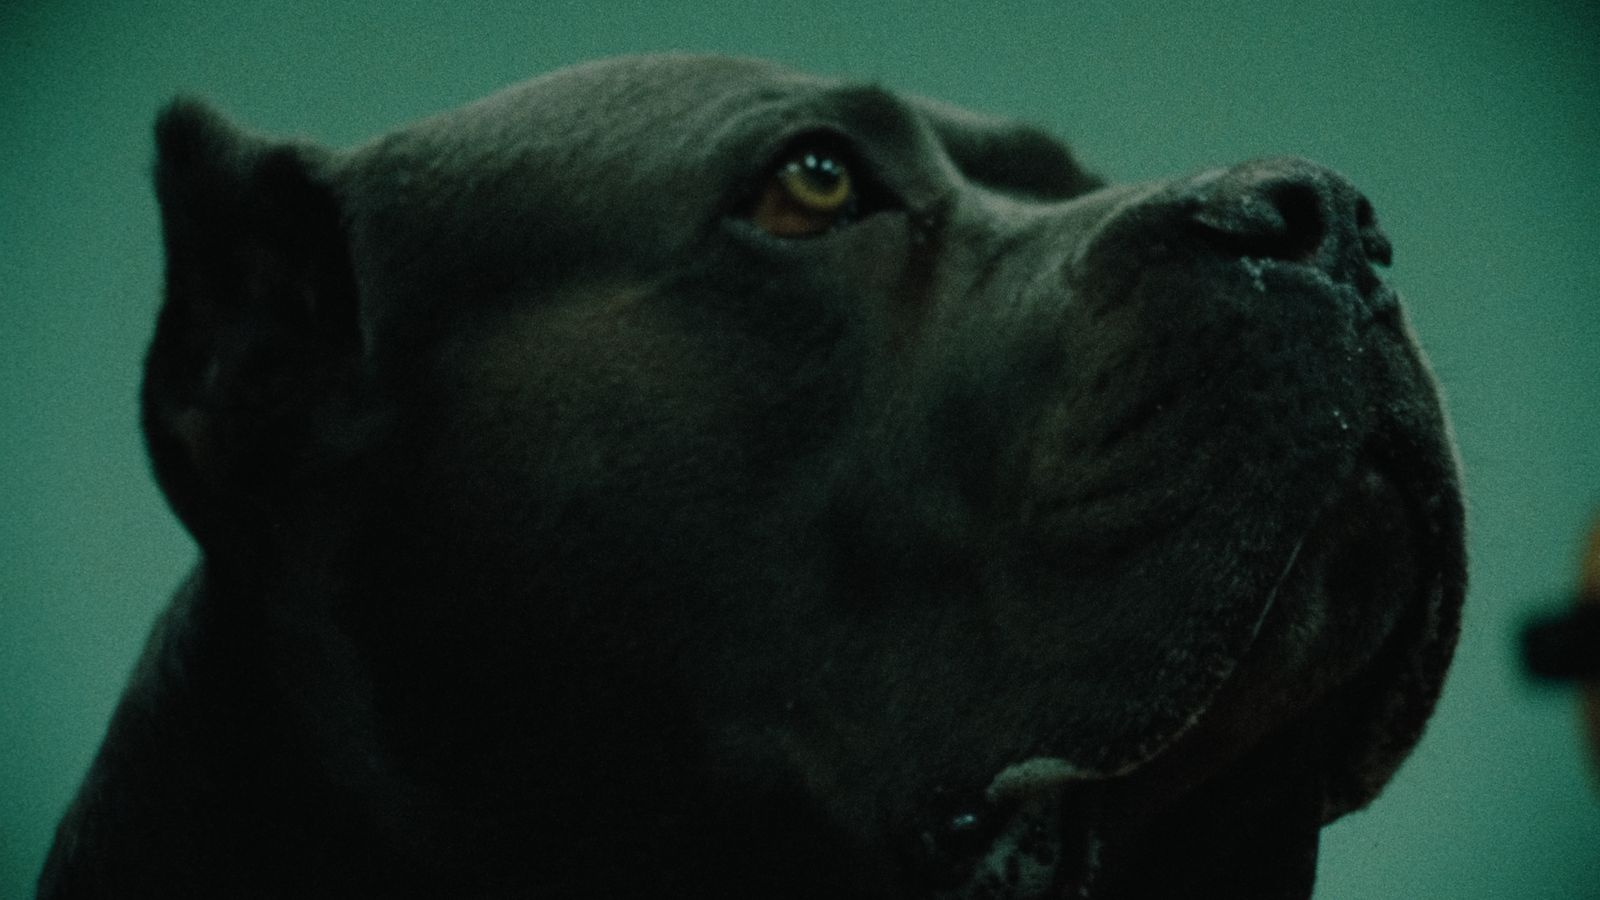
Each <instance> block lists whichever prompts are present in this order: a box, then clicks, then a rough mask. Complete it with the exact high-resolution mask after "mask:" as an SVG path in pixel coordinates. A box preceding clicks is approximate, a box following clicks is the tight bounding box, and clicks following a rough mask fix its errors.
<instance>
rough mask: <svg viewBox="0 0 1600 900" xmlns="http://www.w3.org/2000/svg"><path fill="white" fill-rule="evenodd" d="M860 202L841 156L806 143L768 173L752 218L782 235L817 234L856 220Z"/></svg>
mask: <svg viewBox="0 0 1600 900" xmlns="http://www.w3.org/2000/svg"><path fill="white" fill-rule="evenodd" d="M858 207H859V200H858V197H857V195H856V185H855V182H854V180H853V179H852V178H851V177H850V167H849V166H848V165H846V164H845V162H844V159H843V158H842V156H841V155H840V154H838V153H834V152H830V151H827V150H822V149H812V148H807V149H801V150H797V151H795V152H793V153H791V154H789V155H788V156H786V157H785V158H784V159H783V161H782V162H781V163H780V164H779V166H778V168H777V169H776V170H775V171H774V172H773V173H772V175H771V176H769V177H768V178H767V181H766V183H765V184H764V185H762V188H761V193H760V194H759V195H757V196H756V200H755V204H754V206H752V207H751V209H750V220H751V221H752V222H754V223H755V224H756V226H757V227H759V228H761V229H762V230H763V231H766V232H767V233H768V234H772V235H775V236H777V237H785V238H798V237H812V236H814V235H819V234H823V233H825V232H827V231H830V230H832V229H834V228H836V227H838V226H840V225H843V224H846V223H848V222H850V221H852V220H853V219H854V218H855V216H856V214H857V211H858Z"/></svg>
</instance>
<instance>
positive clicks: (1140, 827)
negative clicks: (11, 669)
mask: <svg viewBox="0 0 1600 900" xmlns="http://www.w3.org/2000/svg"><path fill="white" fill-rule="evenodd" d="M156 139H157V162H156V167H155V181H156V188H157V194H158V197H159V200H160V205H161V209H162V224H163V233H164V237H165V251H166V257H167V276H166V293H165V302H164V306H163V308H162V310H161V312H160V315H159V320H158V322H157V325H156V331H155V336H154V339H153V342H152V345H151V348H150V351H149V356H148V360H147V369H146V374H145V381H144V387H143V392H142V410H143V413H142V415H143V426H144V429H145V433H146V436H147V441H148V447H149V452H150V456H151V459H152V464H153V468H154V471H155V474H156V476H157V479H158V481H159V482H160V484H161V486H162V488H163V490H164V491H165V494H166V496H167V497H168V498H169V501H170V503H171V506H172V508H173V509H174V511H175V512H176V514H177V516H178V517H179V518H180V519H181V520H182V522H183V523H184V525H185V526H186V528H187V529H188V530H189V531H190V532H191V533H192V534H193V536H194V539H195V541H196V543H197V544H198V547H199V551H200V554H199V556H200V561H199V563H198V564H197V566H196V568H195V569H194V571H193V574H192V575H191V576H190V577H189V578H188V579H187V581H186V582H185V583H184V585H183V586H182V587H181V588H180V589H179V590H178V592H177V594H176V597H175V598H174V600H173V602H172V605H171V606H170V608H169V609H168V610H167V611H166V612H165V613H164V614H163V615H162V616H161V618H160V619H159V621H158V622H157V623H156V624H155V626H154V629H153V632H152V635H151V638H150V642H149V645H148V647H147V648H146V650H145V652H144V654H143V656H142V659H141V661H140V662H139V664H138V666H137V668H136V671H135V672H134V673H133V676H132V679H131V682H130V684H129V686H128V688H127V692H126V694H125V695H124V697H123V698H122V700H121V703H120V706H119V707H118V709H117V711H116V713H115V715H114V717H113V719H112V721H111V723H110V725H109V730H108V733H107V735H106V738H105V741H104V744H103V746H102V747H101V749H100V751H99V754H98V756H97V758H96V759H95V761H94V763H93V765H92V768H91V770H90V771H89V773H88V774H87V776H86V779H85V781H84V783H83V786H82V788H81V789H80V792H79V793H78V795H77V798H76V800H75V801H74V803H73V804H72V806H71V808H70V809H69V811H68V812H67V814H66V816H65V819H64V821H63V822H62V824H61V826H60V828H59V830H58V833H57V836H56V841H55V844H54V847H53V849H52V851H51V854H50V857H49V859H48V862H47V863H46V866H45V870H44V873H43V875H42V876H41V881H40V896H41V897H45V898H76V897H109V896H115V897H132V896H160V897H174V896H215V897H263V898H265V897H352V896H387V897H412V896H415V897H541V898H588V897H594V898H635V897H638V898H643V897H675V896H684V897H701V898H719V897H728V898H733V897H738V898H819V897H828V898H1012V900H1033V898H1051V897H1090V898H1127V897H1232V898H1248V897H1273V898H1279V897H1306V896H1309V894H1310V891H1311V885H1312V881H1313V878H1314V873H1315V862H1316V856H1317V842H1318V834H1319V830H1320V828H1321V826H1323V825H1324V824H1326V823H1328V822H1330V821H1332V820H1333V819H1335V818H1337V817H1338V816H1340V815H1342V814H1344V813H1346V812H1348V811H1350V810H1354V809H1357V808H1359V807H1362V806H1363V805H1365V804H1366V803H1368V802H1369V801H1370V800H1372V798H1373V797H1374V796H1375V795H1376V794H1377V793H1378V791H1379V790H1380V788H1381V787H1382V786H1383V784H1384V783H1385V782H1386V781H1387V780H1388V779H1389V777H1390V776H1391V774H1392V773H1393V772H1394V771H1395V769H1396V767H1397V766H1398V765H1399V764H1400V763H1401V761H1402V759H1403V758H1404V757H1405V756H1406V754H1407V753H1408V751H1409V749H1410V748H1411V747H1412V746H1413V744H1414V743H1415V742H1416V740H1417V739H1418V737H1419V735H1420V733H1421V730H1422V728H1423V726H1424V723H1425V721H1426V719H1427V718H1428V716H1429V714H1430V711H1431V709H1432V707H1433V705H1434V702H1435V700H1436V697H1437V694H1438V691H1439V689H1440V685H1441V682H1442V679H1443V677H1444V673H1445V671H1446V668H1447V666H1448V663H1449V659H1450V656H1451V652H1452V649H1453V646H1454V643H1455V637H1456V632H1457V625H1458V614H1459V607H1460V603H1461V600H1462V594H1463V591H1464V584H1465V571H1464V569H1465V566H1464V557H1463V549H1462V533H1463V532H1462V528H1463V525H1462V504H1461V499H1460V489H1459V481H1458V476H1457V466H1456V463H1455V457H1454V453H1453V450H1452V447H1451V442H1450V438H1449V430H1448V426H1447V424H1446V420H1445V417H1444V414H1443V412H1442V410H1441V405H1440V401H1439V399H1438V393H1437V391H1436V388H1435V383H1434V379H1433V378H1432V376H1431V375H1430V373H1429V370H1428V368H1427V366H1426V363H1425V362H1424V359H1423V357H1422V355H1421V353H1420V351H1419V350H1418V348H1417V345H1416V342H1415V341H1414V339H1413V337H1412V334H1411V331H1410V330H1409V327H1408V325H1407V324H1406V321H1405V319H1404V317H1403V314H1402V311H1401V309H1400V307H1399V306H1398V305H1397V300H1396V296H1395V293H1394V291H1393V290H1392V289H1391V288H1390V287H1389V286H1388V285H1386V284H1385V282H1384V281H1382V280H1381V279H1380V278H1379V276H1378V275H1377V274H1376V269H1377V268H1378V267H1382V266H1384V265H1386V264H1388V263H1389V261H1390V253H1391V250H1390V245H1389V242H1388V240H1387V239H1386V237H1385V236H1384V234H1383V232H1382V230H1381V229H1380V227H1379V225H1378V223H1377V219H1376V216H1375V214H1374V212H1373V208H1372V205H1371V204H1370V203H1369V202H1368V201H1367V199H1366V198H1365V197H1364V196H1363V195H1362V194H1361V193H1360V192H1359V191H1357V190H1356V188H1354V187H1353V186H1352V185H1351V184H1350V183H1349V182H1348V181H1346V180H1345V179H1344V178H1342V177H1340V176H1339V175H1337V174H1335V173H1333V172H1331V171H1329V170H1328V169H1325V168H1322V167H1320V166H1317V165H1315V164H1312V163H1310V162H1307V161H1304V160H1300V159H1290V158H1281V159H1265V160H1258V161H1254V162H1247V163H1244V164H1240V165H1237V166H1233V167H1229V168H1225V169H1218V170H1210V171H1205V172H1202V173H1200V174H1196V175H1191V176H1187V177H1181V178H1175V179H1171V180H1165V181H1159V182H1153V183H1145V184H1137V185H1108V184H1107V183H1105V182H1104V181H1102V180H1101V179H1100V178H1099V177H1098V176H1096V175H1095V174H1093V173H1092V172H1091V171H1090V170H1088V169H1086V168H1085V167H1083V166H1082V165H1080V163H1079V162H1078V161H1077V160H1076V159H1075V158H1074V156H1073V154H1072V153H1071V151H1070V150H1069V149H1068V148H1067V147H1066V146H1064V145H1063V144H1062V143H1060V142H1059V141H1057V140H1056V139H1054V138H1052V137H1051V136H1049V135H1048V134H1046V133H1044V132H1042V131H1040V130H1038V129H1035V128H1032V127H1028V126H1024V125H1020V124H1017V123H1014V122H1010V121H1006V120H1003V119H999V118H991V117H988V116H985V115H980V114H977V113H973V112H968V111H964V110H961V109H957V108H953V107H950V106H947V105H943V104H941V103H938V102H934V101H931V100H927V99H921V98H914V97H902V96H898V95H896V94H894V93H891V92H889V91H887V90H885V89H883V88H881V87H877V86H872V85H864V84H855V83H849V82H841V81H834V80H828V79H823V78H817V77H812V76H808V75H804V74H800V73H796V72H793V71H790V70H787V69H784V68H780V67H777V66H774V65H770V64H767V63H763V62H757V61H751V60H741V59H727V58H720V57H704V56H680V55H673V56H653V57H638V58H626V59H620V60H610V61H603V62H598V63H592V64H587V65H582V66H578V67H575V68H571V69H567V70H563V71H560V72H557V73H555V74H551V75H548V76H545V77H542V78H538V79H535V80H533V81H530V82H527V83H524V84H522V85H520V86H515V87H511V88H509V89H506V90H505V91H503V92H501V93H499V94H496V95H493V96H491V97H489V98H487V99H484V100H482V101H479V102H477V103H474V104H472V105H469V106H466V107H464V108H462V109H460V110H457V111H454V112H449V113H446V114H443V115H441V116H438V117H436V118H432V119H428V120H425V121H422V122H420V123H417V124H414V125H412V126H410V127H406V128H403V129H401V130H398V131H395V132H393V133H390V134H388V135H386V136H383V137H380V138H377V139H376V140H374V141H372V142H370V143H367V144H365V145H362V146H359V147H357V148H355V149H352V150H345V151H334V150H329V149H324V148H322V147H319V146H316V145H314V144H311V143H308V142H303V141H281V140H276V139H271V138H268V137H264V136H261V135H257V134H254V133H251V132H248V131H246V130H244V129H242V128H240V127H238V126H236V125H233V124H231V123H230V122H229V121H228V120H226V119H225V118H223V117H222V116H221V115H219V114H218V113H216V112H213V111H212V110H211V109H209V108H208V107H207V106H206V105H204V104H203V103H200V102H198V101H194V100H178V101H175V102H174V104H173V105H171V106H170V107H169V108H167V109H166V110H165V111H164V112H163V114H162V115H161V116H160V117H159V120H158V123H157V126H156Z"/></svg>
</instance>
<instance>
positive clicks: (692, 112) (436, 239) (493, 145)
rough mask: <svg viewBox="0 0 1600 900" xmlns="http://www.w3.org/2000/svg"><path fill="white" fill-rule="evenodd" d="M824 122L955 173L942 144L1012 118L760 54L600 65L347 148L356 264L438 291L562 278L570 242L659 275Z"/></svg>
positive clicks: (373, 275) (387, 288)
mask: <svg viewBox="0 0 1600 900" xmlns="http://www.w3.org/2000/svg"><path fill="white" fill-rule="evenodd" d="M813 126H815V127H819V128H828V127H832V128H837V129H840V130H845V131H850V132H852V133H855V134H857V135H859V136H861V137H863V138H865V139H867V140H869V141H875V140H879V139H888V140H892V141H894V142H895V143H897V145H898V146H899V147H900V148H901V149H902V151H904V153H903V154H902V155H906V154H911V155H916V156H918V157H919V158H923V159H930V160H933V162H934V165H933V168H941V167H942V164H940V163H939V162H938V157H939V155H940V154H939V153H938V151H937V149H936V148H937V147H938V146H939V145H940V144H941V143H942V141H941V137H947V136H953V135H954V134H956V133H957V132H964V133H970V132H971V131H972V130H973V129H979V130H981V129H997V128H1004V127H1006V123H1004V122H1002V121H1001V120H990V119H986V118H984V117H982V116H977V115H972V114H967V113H963V112H960V111H957V110H954V109H953V108H951V107H947V106H942V105H940V104H936V103H932V102H929V101H926V100H921V99H918V98H912V97H902V96H900V95H897V94H893V93H891V92H889V91H887V90H884V89H882V88H879V87H876V86H872V85H866V84H861V83H857V82H848V81H842V80H838V79H830V78H825V77H819V76H814V75H808V74H804V73H801V72H797V71H793V70H790V69H786V68H783V67H781V66H777V65H774V64H771V63H767V62H762V61H757V60H749V59H739V58H728V57H717V56H687V55H684V56H651V57H625V58H620V59H613V60H605V61H601V62H597V63H589V64H584V65H580V66H575V67H572V68H569V69H564V70H560V71H558V72H554V73H551V74H549V75H545V76H542V77H539V78H535V79H533V80H531V81H527V82H523V83H521V84H517V85H513V86H511V87H509V88H506V89H504V90H502V91H500V92H499V93H496V94H492V95H490V96H488V97H486V98H484V99H482V100H479V101H477V102H475V103H471V104H468V105H466V106H463V107H461V108H459V109H456V110H452V111H449V112H446V113H442V114H440V115H437V116H434V117H432V118H428V119H425V120H422V121H420V122H417V123H415V124H413V125H410V126H408V127H405V128H402V129H400V130H398V131H394V132H391V133H389V134H387V135H384V136H382V137H380V138H378V139H377V140H375V141H373V142H371V143H369V144H367V145H365V146H363V147H360V148H357V149H356V150H355V151H353V152H351V153H350V154H347V155H345V156H344V157H342V163H341V166H342V172H341V181H342V193H343V195H344V199H345V202H346V209H347V212H348V213H349V220H350V221H351V223H352V227H353V231H354V235H353V237H354V240H355V243H356V247H355V250H356V255H357V266H358V268H359V269H360V270H361V275H362V276H363V283H364V284H365V285H367V286H368V287H371V288H378V289H379V290H380V291H381V292H384V293H390V294H414V293H416V292H418V291H423V292H426V293H429V294H432V295H435V296H437V295H438V294H439V293H440V292H441V291H442V290H443V288H442V287H441V286H440V285H436V284H433V283H432V282H433V280H434V279H435V278H441V279H445V280H448V279H449V278H454V277H457V275H456V274H454V273H447V272H445V271H438V267H440V266H444V267H447V268H455V269H470V270H473V271H476V272H494V273H498V274H499V275H500V276H501V277H502V278H504V279H506V280H508V281H511V280H518V279H520V278H522V277H523V276H524V275H525V274H526V273H527V272H528V271H529V270H530V268H536V269H538V270H539V273H538V274H537V276H536V277H539V278H545V279H552V278H558V277H560V273H559V272H556V271H553V269H560V268H562V267H563V266H564V263H563V262H562V255H563V254H564V253H565V252H566V251H565V250H563V249H562V248H566V247H571V248H576V247H579V246H582V247H583V248H585V249H584V251H583V252H584V253H585V254H588V255H590V256H592V255H595V254H597V253H602V254H609V255H611V256H612V257H614V258H618V259H621V260H623V261H624V263H632V264H634V265H636V266H638V267H640V268H641V269H649V268H650V266H651V265H652V260H654V259H657V258H659V259H670V258H675V257H676V256H681V254H682V252H683V251H684V247H685V246H687V244H688V243H689V242H691V241H693V240H694V239H695V236H696V235H697V234H699V233H700V232H701V231H702V230H703V228H704V227H705V223H707V222H708V221H711V220H713V219H714V216H715V214H716V212H717V210H718V209H719V208H721V206H725V205H726V204H728V203H729V202H730V196H732V195H733V194H735V193H736V192H737V191H738V190H739V189H740V186H741V183H742V180H748V179H749V178H751V177H752V175H753V174H754V173H757V172H759V171H760V169H761V168H762V167H763V166H765V165H766V164H767V163H768V162H770V160H769V159H768V154H771V153H774V152H775V151H776V150H777V149H778V145H777V144H776V143H775V142H781V141H782V140H783V139H784V136H785V135H789V136H793V134H794V133H795V132H796V131H797V130H798V131H804V130H805V129H806V128H809V127H813ZM930 153H931V154H932V156H929V155H928V154H930ZM646 212H648V214H646ZM572 252H576V250H575V249H574V250H573V251H572ZM423 260H426V261H427V262H426V263H422V261H423ZM423 265H425V266H427V267H431V268H433V269H435V271H431V272H428V271H422V270H421V266H423ZM397 277H398V278H397ZM369 279H370V280H369ZM397 280H398V282H399V283H397Z"/></svg>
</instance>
